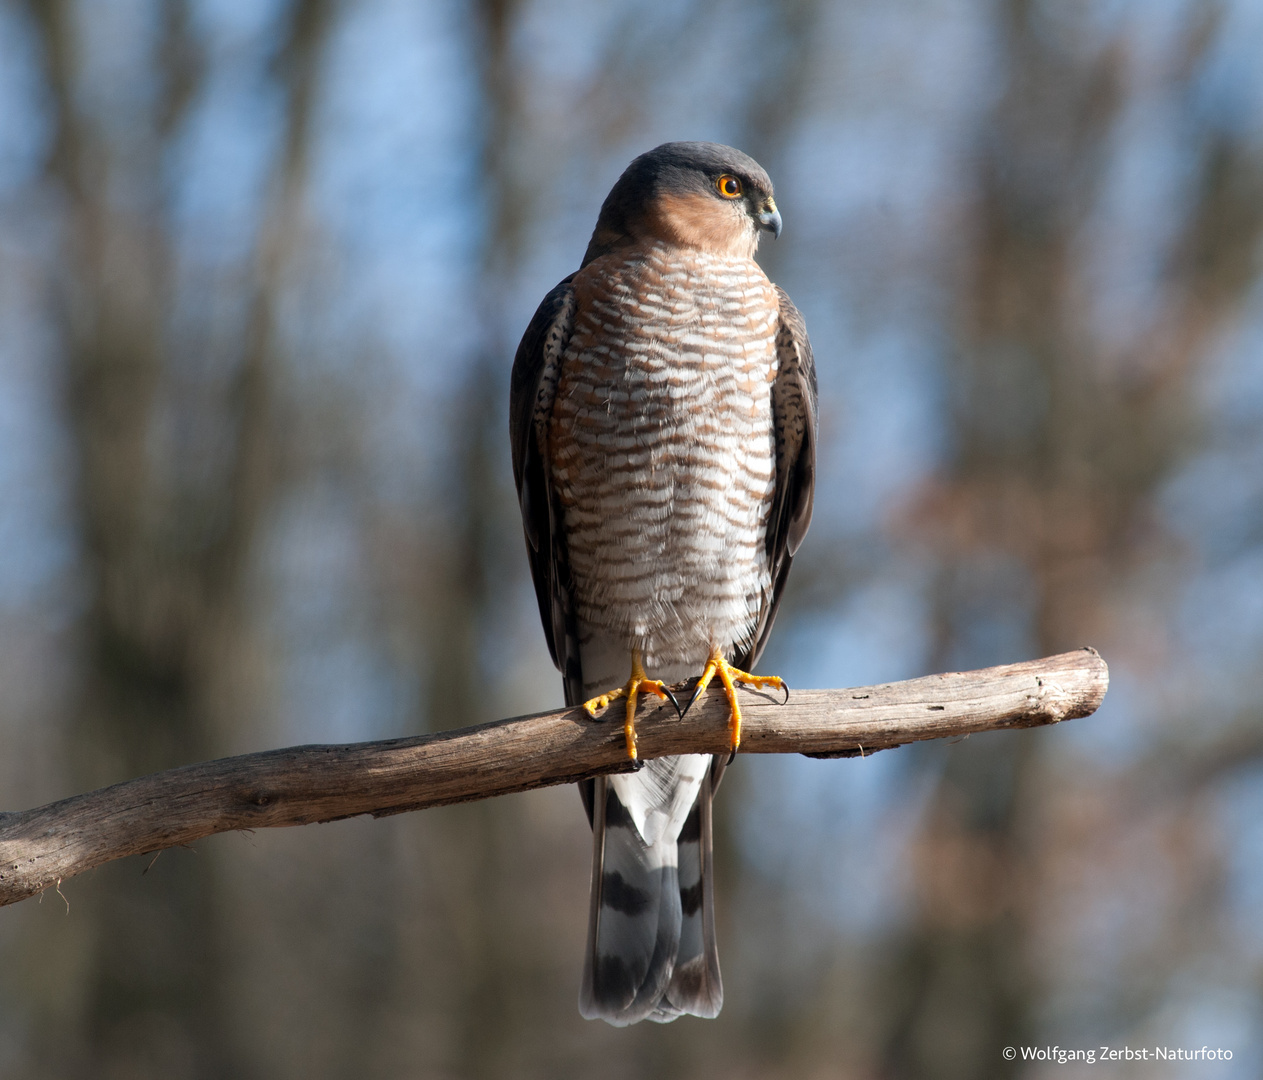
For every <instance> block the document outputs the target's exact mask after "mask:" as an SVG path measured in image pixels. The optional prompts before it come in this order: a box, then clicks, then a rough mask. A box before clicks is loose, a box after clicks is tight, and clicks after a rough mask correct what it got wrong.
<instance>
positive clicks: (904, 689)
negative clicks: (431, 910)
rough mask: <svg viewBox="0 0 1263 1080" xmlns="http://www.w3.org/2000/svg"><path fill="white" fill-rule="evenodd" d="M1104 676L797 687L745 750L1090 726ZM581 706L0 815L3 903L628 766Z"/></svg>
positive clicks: (696, 720)
mask: <svg viewBox="0 0 1263 1080" xmlns="http://www.w3.org/2000/svg"><path fill="white" fill-rule="evenodd" d="M1108 685H1109V671H1108V669H1107V667H1106V665H1105V661H1104V660H1102V659H1101V657H1100V656H1099V655H1098V654H1097V652H1096V651H1095V650H1093V649H1082V650H1080V651H1078V652H1072V653H1063V654H1061V655H1060V656H1052V657H1047V658H1045V659H1043V660H1031V661H1027V662H1025V663H1021V664H1006V665H1004V666H1001V667H993V668H986V669H984V670H982V671H971V672H953V673H949V674H944V675H930V676H926V677H925V678H920V679H911V680H908V681H906V682H898V683H887V684H884V685H881V686H866V687H859V688H854V689H849V690H805V691H797V692H795V693H794V694H793V698H792V700H791V702H790V703H788V704H786V705H781V704H780V703H779V702H778V701H777V700H776V699H774V698H769V697H766V696H764V695H762V694H755V693H748V694H745V695H744V701H743V706H742V708H743V711H744V720H743V725H742V737H741V750H742V752H745V753H756V754H785V753H805V754H811V755H823V756H858V755H861V754H867V753H871V752H873V751H876V750H884V749H889V748H890V747H894V746H899V745H901V744H903V743H909V742H916V741H920V740H924V739H939V738H945V737H949V736H961V735H968V734H972V733H974V732H979V731H991V730H998V729H1004V728H1020V727H1035V726H1039V725H1042V724H1055V723H1057V722H1059V721H1061V720H1069V719H1073V718H1074V717H1080V716H1087V715H1089V714H1090V713H1092V712H1094V711H1095V710H1096V709H1097V708H1098V706H1099V705H1100V703H1101V700H1102V699H1103V698H1104V696H1105V691H1106V689H1107V687H1108ZM611 713H612V714H613V715H612V716H611V717H609V718H602V720H601V721H596V722H594V721H592V720H591V719H589V718H588V717H587V715H586V714H585V713H584V712H583V711H582V710H581V709H573V708H572V709H563V710H561V711H558V712H550V713H540V714H537V715H534V716H522V717H515V718H513V719H509V720H499V721H496V722H495V723H491V724H483V725H480V726H478V727H472V728H463V729H461V730H458V731H450V732H442V733H439V734H435V735H423V736H419V737H416V738H409V739H392V740H386V741H381V742H367V743H352V744H348V745H343V746H297V747H291V748H288V749H284V750H269V751H266V752H264V753H258V754H246V755H244V756H241V757H234V758H224V759H222V760H219V761H208V762H203V763H201V764H197V765H187V766H185V767H183V768H179V769H171V770H168V771H166V772H161V773H156V774H154V775H152V776H145V777H141V778H140V779H137V780H129V781H126V782H124V783H121V784H115V785H113V786H112V787H108V788H102V789H101V790H99V791H93V792H89V793H87V794H84V795H76V796H73V797H71V798H69V799H63V800H61V801H60V802H56V803H50V804H49V805H47V806H41V807H37V808H36V809H33V810H27V811H23V812H20V813H9V814H0V904H11V903H14V902H15V901H18V900H21V899H24V898H25V897H28V896H31V895H33V894H35V893H37V892H40V891H41V890H43V889H45V888H48V887H49V886H50V885H53V884H54V883H56V882H58V881H60V880H62V879H63V878H67V877H71V876H72V875H74V874H78V873H81V872H82V871H84V870H87V869H90V868H91V867H93V866H98V865H100V864H101V863H104V862H108V861H110V860H112V859H118V858H122V857H123V856H126V855H137V854H142V853H145V852H151V851H159V850H161V849H163V848H167V847H173V846H175V845H178V844H187V843H189V842H190V841H192V840H197V839H199V838H201V837H203V836H209V835H211V834H212V833H218V832H227V831H230V830H233V829H259V828H269V827H276V826H282V825H307V824H312V823H314V822H320V821H333V820H336V819H338V818H346V817H353V816H355V815H358V814H373V815H375V816H381V815H385V814H396V813H401V812H403V811H407V810H420V809H423V808H425V807H429V806H441V805H444V804H447V803H456V802H465V801H468V800H471V799H484V798H489V797H491V796H495V795H506V794H509V793H510V792H515V791H526V790H529V789H531V788H537V787H547V786H549V785H552V784H562V783H567V782H570V781H574V780H579V779H581V778H583V777H586V776H594V775H597V774H599V773H609V772H620V771H627V770H628V769H630V768H631V764H630V762H629V761H628V760H627V757H626V750H625V747H624V741H623V727H622V724H621V723H619V722H618V719H619V718H621V716H622V708H621V706H620V705H619V704H617V703H616V704H615V705H614V706H613V708H612V709H611ZM726 718H727V706H726V703H725V701H724V698H723V695H722V694H719V693H715V692H713V691H712V692H710V693H708V694H707V695H706V696H705V698H703V699H702V700H701V701H699V702H698V704H697V705H696V707H694V708H693V709H691V710H689V711H688V713H687V714H686V715H685V717H684V718H683V719H680V718H678V717H676V715H675V712H674V710H673V709H672V708H671V706H669V705H660V704H658V703H657V702H656V699H654V700H653V703H652V704H651V705H648V706H646V707H645V708H643V709H642V710H641V713H640V716H639V718H638V722H637V730H638V732H639V750H640V755H641V757H642V758H654V757H662V756H664V755H666V754H679V753H717V754H718V753H724V752H725V751H726V750H727V749H728V739H729V736H728V728H727V723H726Z"/></svg>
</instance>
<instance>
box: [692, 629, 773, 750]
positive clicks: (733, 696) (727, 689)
mask: <svg viewBox="0 0 1263 1080" xmlns="http://www.w3.org/2000/svg"><path fill="white" fill-rule="evenodd" d="M716 672H718V673H719V681H720V682H722V683H723V684H724V695H725V696H726V697H727V698H728V707H729V708H730V709H731V710H732V712H731V714H730V715H729V717H728V730H729V732H730V733H731V740H730V742H731V746H732V749H733V750H734V751H735V750H736V749H737V747H738V746H740V745H741V706H740V705H739V704H738V703H737V683H744V684H745V685H746V686H753V687H755V688H756V689H761V688H763V687H764V686H774V687H776V689H778V690H788V689H789V688H788V687H787V686H786V685H785V680H784V679H782V678H781V677H780V676H779V675H751V674H750V673H749V672H748V671H742V670H741V669H740V668H736V667H733V666H732V665H731V664H730V663H728V661H727V660H725V659H724V658H723V657H722V656H721V655H720V654H719V650H718V649H715V650H712V651H711V654H710V659H709V660H707V661H706V667H705V668H704V669H703V670H702V677H701V678H700V679H699V680H698V682H697V689H696V690H694V691H693V701H696V700H697V699H698V698H699V697H701V696H702V695H703V694H704V693H706V687H708V686H709V685H710V681H711V679H713V678H714V677H715V673H716Z"/></svg>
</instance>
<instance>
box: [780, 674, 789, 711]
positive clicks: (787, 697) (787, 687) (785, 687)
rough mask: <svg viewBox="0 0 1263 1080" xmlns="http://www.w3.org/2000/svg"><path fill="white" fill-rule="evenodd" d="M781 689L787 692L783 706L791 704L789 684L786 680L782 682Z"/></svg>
mask: <svg viewBox="0 0 1263 1080" xmlns="http://www.w3.org/2000/svg"><path fill="white" fill-rule="evenodd" d="M781 689H782V690H784V691H785V700H784V701H782V702H781V704H782V705H788V704H789V683H787V682H786V681H785V680H784V679H782V680H781Z"/></svg>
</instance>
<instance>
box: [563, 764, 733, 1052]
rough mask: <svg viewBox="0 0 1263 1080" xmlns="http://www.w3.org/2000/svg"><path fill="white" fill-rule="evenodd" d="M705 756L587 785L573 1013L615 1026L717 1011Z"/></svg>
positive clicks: (710, 774) (709, 771)
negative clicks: (580, 957) (582, 918)
mask: <svg viewBox="0 0 1263 1080" xmlns="http://www.w3.org/2000/svg"><path fill="white" fill-rule="evenodd" d="M719 772H720V770H719V769H717V768H713V767H712V764H711V759H710V758H709V757H708V756H706V755H704V754H690V755H685V756H682V757H672V758H659V759H656V760H652V761H649V762H646V763H645V765H644V767H643V768H642V769H641V770H640V771H639V772H636V773H625V774H620V775H617V776H612V777H602V778H599V779H598V780H597V781H596V782H595V786H594V788H593V791H592V799H591V811H592V832H593V860H592V899H591V905H590V909H589V917H588V946H587V951H586V953H585V960H584V971H583V985H582V989H581V990H580V992H579V1011H580V1012H581V1013H582V1014H583V1015H584V1016H585V1017H588V1018H595V1017H600V1018H601V1019H603V1020H606V1021H608V1022H609V1023H611V1024H614V1025H616V1026H619V1027H622V1026H625V1025H627V1024H634V1023H636V1022H637V1021H639V1020H644V1019H650V1020H656V1021H659V1022H663V1023H665V1022H668V1021H670V1020H674V1019H675V1018H676V1017H677V1016H680V1015H682V1014H684V1013H691V1014H693V1015H695V1016H717V1015H718V1014H719V1010H720V1007H721V1006H722V1005H723V985H722V983H721V981H720V975H719V955H718V952H717V951H716V947H715V915H714V896H713V889H712V881H713V877H712V869H711V867H712V855H711V799H712V796H713V793H714V786H715V784H716V783H717V781H718V777H719Z"/></svg>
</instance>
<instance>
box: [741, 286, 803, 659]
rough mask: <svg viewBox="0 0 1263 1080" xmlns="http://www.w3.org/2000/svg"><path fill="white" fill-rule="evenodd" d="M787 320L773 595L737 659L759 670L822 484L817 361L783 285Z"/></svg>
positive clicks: (777, 400) (770, 541)
mask: <svg viewBox="0 0 1263 1080" xmlns="http://www.w3.org/2000/svg"><path fill="white" fill-rule="evenodd" d="M776 295H777V297H778V298H779V299H780V304H781V320H780V325H779V327H778V328H777V332H776V357H777V371H776V381H775V382H774V383H773V384H772V416H773V420H774V423H775V431H776V494H775V495H774V496H773V499H772V513H771V515H770V516H769V518H768V526H767V554H768V561H769V563H770V564H771V568H772V594H771V596H770V597H769V598H768V601H767V603H766V604H765V605H764V608H763V614H762V618H761V619H760V620H759V627H758V631H757V633H756V634H755V637H754V645H753V647H752V648H751V649H750V651H749V653H748V654H747V655H745V656H739V657H737V658H736V659H735V661H734V662H735V663H736V665H737V666H738V667H740V668H743V669H745V670H746V671H752V670H754V665H755V664H756V663H758V660H759V656H760V655H761V654H762V652H763V647H764V646H765V645H766V644H767V639H768V635H769V634H770V633H771V632H772V623H773V622H774V621H775V619H776V609H777V608H778V607H779V606H780V603H781V596H782V595H783V594H784V592H785V581H786V578H788V576H789V567H790V563H792V562H793V559H794V553H795V552H797V550H798V545H799V544H801V543H802V541H803V537H804V536H806V535H807V526H809V525H810V524H811V504H812V497H813V495H814V494H815V488H816V362H815V359H814V357H813V356H812V354H811V342H810V341H809V340H808V338H807V325H806V323H804V322H803V317H802V315H800V314H799V313H798V309H797V308H796V307H794V302H793V301H792V300H791V299H790V298H789V297H788V296H787V295H786V293H785V290H784V289H782V288H781V287H780V286H779V285H778V286H777V287H776Z"/></svg>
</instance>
